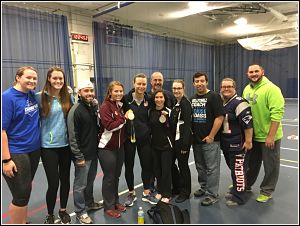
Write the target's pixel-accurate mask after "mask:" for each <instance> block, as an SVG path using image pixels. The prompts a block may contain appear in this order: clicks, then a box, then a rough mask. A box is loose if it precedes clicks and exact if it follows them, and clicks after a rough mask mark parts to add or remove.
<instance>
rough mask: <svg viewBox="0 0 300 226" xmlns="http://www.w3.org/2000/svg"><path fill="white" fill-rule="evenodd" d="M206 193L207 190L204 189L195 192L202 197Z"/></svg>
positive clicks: (195, 194) (196, 195)
mask: <svg viewBox="0 0 300 226" xmlns="http://www.w3.org/2000/svg"><path fill="white" fill-rule="evenodd" d="M204 194H205V191H204V190H202V189H198V190H197V191H195V192H194V196H195V197H201V196H203V195H204Z"/></svg>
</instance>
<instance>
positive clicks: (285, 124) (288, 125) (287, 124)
mask: <svg viewBox="0 0 300 226" xmlns="http://www.w3.org/2000/svg"><path fill="white" fill-rule="evenodd" d="M282 125H283V126H298V125H293V124H282Z"/></svg>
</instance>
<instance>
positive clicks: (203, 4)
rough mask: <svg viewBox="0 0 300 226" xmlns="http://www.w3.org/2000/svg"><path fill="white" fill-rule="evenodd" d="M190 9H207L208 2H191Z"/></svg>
mask: <svg viewBox="0 0 300 226" xmlns="http://www.w3.org/2000/svg"><path fill="white" fill-rule="evenodd" d="M188 6H189V8H190V9H197V10H201V11H202V10H205V9H206V8H207V2H189V3H188Z"/></svg>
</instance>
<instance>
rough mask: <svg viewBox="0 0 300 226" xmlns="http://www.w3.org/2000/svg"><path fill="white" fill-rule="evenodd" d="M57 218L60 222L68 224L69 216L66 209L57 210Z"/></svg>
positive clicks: (69, 221)
mask: <svg viewBox="0 0 300 226" xmlns="http://www.w3.org/2000/svg"><path fill="white" fill-rule="evenodd" d="M58 218H59V219H60V222H61V223H62V224H70V223H71V217H70V215H69V214H68V213H67V211H66V210H64V211H58Z"/></svg>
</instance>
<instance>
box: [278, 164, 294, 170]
mask: <svg viewBox="0 0 300 226" xmlns="http://www.w3.org/2000/svg"><path fill="white" fill-rule="evenodd" d="M280 166H284V167H288V168H293V169H298V167H297V166H289V165H283V164H280Z"/></svg>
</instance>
